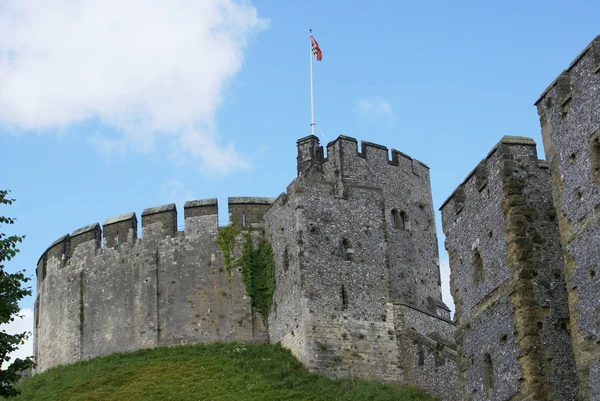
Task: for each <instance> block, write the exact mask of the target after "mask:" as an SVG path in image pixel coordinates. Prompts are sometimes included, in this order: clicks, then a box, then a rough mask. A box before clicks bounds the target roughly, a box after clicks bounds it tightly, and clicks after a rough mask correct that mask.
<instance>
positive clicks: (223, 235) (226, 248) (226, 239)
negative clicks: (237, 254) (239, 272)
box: [217, 225, 238, 282]
mask: <svg viewBox="0 0 600 401" xmlns="http://www.w3.org/2000/svg"><path fill="white" fill-rule="evenodd" d="M237 234H238V230H237V229H236V228H235V226H233V225H229V226H226V227H222V228H220V229H219V234H218V235H217V245H219V247H220V248H221V251H223V258H224V259H225V269H227V276H228V277H229V281H230V282H231V268H232V267H233V264H234V263H232V261H231V252H233V247H234V245H235V237H236V235H237Z"/></svg>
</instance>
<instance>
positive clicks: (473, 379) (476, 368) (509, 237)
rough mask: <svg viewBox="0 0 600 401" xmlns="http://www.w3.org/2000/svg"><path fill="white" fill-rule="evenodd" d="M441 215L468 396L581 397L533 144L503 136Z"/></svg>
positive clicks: (542, 168) (551, 220)
mask: <svg viewBox="0 0 600 401" xmlns="http://www.w3.org/2000/svg"><path fill="white" fill-rule="evenodd" d="M441 211H442V224H443V229H444V233H445V234H446V243H445V245H446V249H447V250H448V254H449V256H450V269H451V291H452V294H453V297H454V301H455V303H456V314H455V322H456V323H457V336H456V338H457V344H458V351H459V354H460V360H461V362H460V371H461V372H460V383H461V387H462V388H461V391H462V397H463V398H462V399H466V400H473V401H480V400H481V401H483V400H499V401H500V400H531V401H533V400H537V401H546V400H556V401H567V400H574V399H575V394H576V393H577V388H576V384H575V382H576V380H575V375H574V360H573V353H572V349H571V337H570V335H569V331H568V322H569V312H568V308H567V306H566V305H567V293H566V288H565V284H564V279H563V259H562V252H561V249H560V240H559V233H558V225H557V223H556V219H555V216H556V214H555V212H554V208H553V205H552V198H551V194H550V173H549V172H548V167H547V164H546V163H545V162H543V161H540V160H538V159H537V153H536V146H535V143H534V142H533V141H532V140H531V139H528V138H522V137H504V138H503V139H502V140H501V141H500V142H499V143H498V144H497V145H496V146H495V147H494V148H493V149H492V150H491V151H490V153H489V154H488V156H487V157H486V158H485V159H484V160H483V161H482V162H481V163H479V165H478V166H477V167H476V168H475V169H474V170H473V171H472V172H471V173H470V174H469V175H468V176H467V178H466V179H465V181H464V182H463V183H462V184H461V185H460V186H459V187H458V188H457V189H456V190H455V191H454V193H453V194H452V195H451V196H450V197H449V198H448V200H446V202H444V204H443V205H442V207H441Z"/></svg>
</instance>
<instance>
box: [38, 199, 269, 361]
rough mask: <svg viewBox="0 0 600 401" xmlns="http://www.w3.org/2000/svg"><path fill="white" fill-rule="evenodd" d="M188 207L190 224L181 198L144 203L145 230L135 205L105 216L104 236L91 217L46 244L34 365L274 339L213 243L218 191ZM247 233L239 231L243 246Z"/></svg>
mask: <svg viewBox="0 0 600 401" xmlns="http://www.w3.org/2000/svg"><path fill="white" fill-rule="evenodd" d="M263 200H264V199H263V198H261V201H263ZM184 210H185V231H180V232H178V231H176V226H175V222H176V221H177V215H176V213H177V211H176V209H175V206H174V205H165V206H161V207H157V208H151V209H146V210H144V212H143V213H142V233H143V235H142V237H141V238H137V235H136V233H137V224H136V223H137V220H136V216H135V214H134V213H130V214H127V215H123V216H119V217H116V218H112V219H108V220H107V221H105V223H104V232H105V237H104V239H105V241H104V242H105V244H104V246H101V245H102V244H101V238H102V237H101V229H100V226H99V225H98V224H93V225H90V226H87V227H84V228H82V229H79V230H76V231H75V232H74V233H73V234H72V235H71V236H69V235H66V236H64V237H62V238H61V239H60V240H58V241H57V242H56V243H54V244H53V245H52V246H51V247H50V248H49V249H48V250H47V251H46V252H45V253H44V255H43V256H42V257H41V258H40V262H39V267H38V291H37V293H38V297H37V300H36V327H35V356H36V362H37V370H38V371H43V370H46V369H48V368H49V367H52V366H55V365H58V364H65V363H72V362H74V361H77V360H80V359H88V358H92V357H95V356H99V355H106V354H110V353H114V352H122V351H132V350H135V349H140V348H151V347H156V346H161V345H174V344H186V343H202V342H214V341H256V342H267V341H268V334H267V331H266V328H265V327H264V325H263V323H262V319H261V318H260V316H257V314H256V313H254V312H253V311H252V308H251V302H250V299H249V297H248V296H247V294H246V289H245V286H244V284H243V283H242V281H241V273H240V270H239V268H238V267H234V268H233V269H232V270H231V272H228V271H227V269H226V268H225V264H224V260H223V254H222V251H221V249H220V248H219V246H218V245H217V243H216V239H217V234H218V230H219V227H218V223H217V204H216V200H214V199H211V200H202V201H191V202H186V204H185V207H184ZM117 232H118V234H117ZM255 235H258V233H255ZM117 238H118V240H117ZM242 242H243V238H242V236H241V235H239V236H238V238H237V246H236V247H235V249H234V252H235V253H236V254H238V255H239V252H240V250H241V245H242Z"/></svg>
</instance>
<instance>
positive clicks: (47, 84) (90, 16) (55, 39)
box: [0, 0, 268, 173]
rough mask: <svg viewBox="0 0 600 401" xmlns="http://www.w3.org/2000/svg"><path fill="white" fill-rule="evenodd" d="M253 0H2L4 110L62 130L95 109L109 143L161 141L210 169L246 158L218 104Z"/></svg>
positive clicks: (253, 17)
mask: <svg viewBox="0 0 600 401" xmlns="http://www.w3.org/2000/svg"><path fill="white" fill-rule="evenodd" d="M267 25H268V21H267V20H264V19H261V18H260V17H259V16H258V15H257V11H256V9H255V8H254V7H252V6H251V4H250V3H249V2H247V1H244V2H237V1H236V0H170V1H164V0H127V1H123V0H48V1H42V2H40V1H37V0H3V1H0V122H1V123H4V124H5V125H8V126H13V127H17V128H20V129H25V130H35V131H39V132H54V131H56V130H60V129H62V128H64V127H67V126H69V125H71V124H73V123H77V122H82V121H86V120H88V119H91V118H95V119H97V120H98V121H100V122H101V123H102V124H104V125H105V126H109V127H111V128H114V129H116V131H117V132H118V133H119V135H117V137H115V136H114V135H113V136H112V137H111V136H107V135H103V134H101V133H95V134H93V138H90V140H91V141H92V143H93V144H94V145H95V146H97V147H99V150H100V151H102V152H111V153H112V152H115V151H116V152H117V153H123V152H125V151H127V150H131V149H133V150H136V151H143V152H147V151H153V150H157V149H160V150H163V149H164V148H165V146H166V144H168V148H172V149H168V150H169V151H171V150H173V151H176V152H177V153H180V154H181V155H182V157H185V156H186V155H188V156H189V157H192V158H194V159H195V160H200V161H201V162H203V164H204V165H205V167H207V168H208V169H210V170H217V171H220V172H225V173H229V172H232V171H235V170H239V169H244V168H246V167H248V165H249V164H248V162H247V161H245V160H244V158H243V157H242V156H241V155H240V154H239V153H238V152H237V151H236V150H235V148H234V147H233V145H232V144H231V143H225V144H224V145H221V144H220V141H219V139H218V137H217V135H216V130H215V111H216V109H217V108H218V106H219V104H220V103H221V102H222V100H223V94H224V90H225V89H226V87H227V85H228V83H229V82H230V81H231V80H232V79H233V78H234V76H235V75H236V73H237V72H238V71H239V70H240V68H241V67H242V63H243V50H244V48H245V46H246V44H247V40H248V38H249V37H250V36H251V35H252V33H254V32H257V31H259V30H261V29H264V28H266V27H267Z"/></svg>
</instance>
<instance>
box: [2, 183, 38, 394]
mask: <svg viewBox="0 0 600 401" xmlns="http://www.w3.org/2000/svg"><path fill="white" fill-rule="evenodd" d="M8 192H9V191H6V190H0V205H12V203H13V202H14V201H15V200H14V199H10V198H8V197H7V196H8ZM14 222H15V219H14V218H11V217H4V216H0V231H4V230H2V226H1V225H5V224H9V225H10V224H14ZM23 238H25V236H18V235H8V234H5V233H3V232H0V325H6V324H8V323H10V322H12V321H14V320H15V318H17V317H20V315H19V301H20V300H21V299H23V298H24V297H26V296H28V295H31V288H30V287H25V286H24V284H25V283H27V282H28V281H29V280H30V278H29V277H26V276H25V271H24V270H23V271H18V272H16V273H8V272H6V270H5V267H4V262H7V261H10V260H11V259H12V258H14V257H15V256H16V255H17V253H19V249H18V248H17V244H19V243H20V242H22V241H23ZM30 334H31V333H29V332H24V333H18V334H8V333H7V332H6V330H5V329H2V330H0V362H8V361H9V360H10V356H9V355H10V353H11V352H13V351H16V350H17V349H18V348H19V346H20V345H22V344H23V343H24V342H25V340H26V339H27V338H28V337H29V335H30ZM31 367H33V360H32V359H31V357H28V358H26V359H18V358H17V359H15V360H14V361H13V362H12V363H11V364H10V366H8V367H7V368H6V369H2V370H0V397H10V396H14V395H16V394H17V391H16V390H15V388H14V386H13V385H14V383H15V382H17V381H18V380H19V379H20V378H21V373H22V372H23V371H25V370H27V369H29V368H31Z"/></svg>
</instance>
